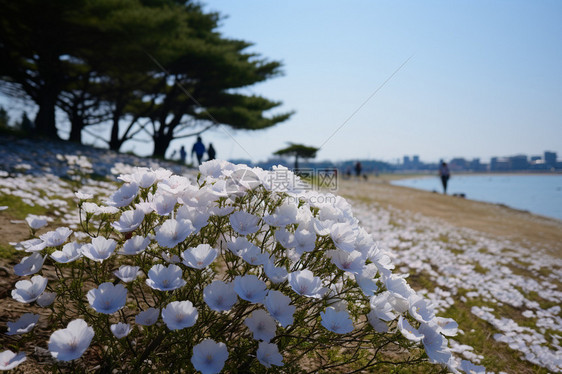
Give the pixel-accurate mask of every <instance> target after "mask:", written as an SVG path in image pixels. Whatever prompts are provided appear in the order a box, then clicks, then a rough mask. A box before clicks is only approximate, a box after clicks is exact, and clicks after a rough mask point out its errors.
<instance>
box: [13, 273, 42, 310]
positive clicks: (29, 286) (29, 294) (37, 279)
mask: <svg viewBox="0 0 562 374" xmlns="http://www.w3.org/2000/svg"><path fill="white" fill-rule="evenodd" d="M45 287H47V278H45V277H42V276H40V275H35V276H33V278H31V280H30V281H29V280H21V281H18V282H17V283H16V289H15V290H12V297H13V298H14V300H16V301H19V302H20V303H26V304H27V303H31V302H33V301H35V300H37V298H38V297H39V295H41V293H43V291H45Z"/></svg>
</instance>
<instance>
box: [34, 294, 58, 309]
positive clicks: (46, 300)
mask: <svg viewBox="0 0 562 374" xmlns="http://www.w3.org/2000/svg"><path fill="white" fill-rule="evenodd" d="M56 297H57V294H56V292H46V291H45V292H43V293H42V294H41V296H39V297H38V298H37V305H39V306H40V307H41V308H45V307H47V306H49V305H51V304H52V303H53V302H54V301H55V298H56Z"/></svg>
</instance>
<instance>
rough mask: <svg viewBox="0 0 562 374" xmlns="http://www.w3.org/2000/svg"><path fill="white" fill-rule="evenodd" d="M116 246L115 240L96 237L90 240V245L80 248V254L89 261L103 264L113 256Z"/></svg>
mask: <svg viewBox="0 0 562 374" xmlns="http://www.w3.org/2000/svg"><path fill="white" fill-rule="evenodd" d="M116 246H117V242H116V241H115V240H113V239H106V238H104V237H103V236H98V237H97V238H93V239H92V243H89V244H84V246H82V254H83V255H84V256H86V257H88V258H89V259H90V260H94V261H96V262H103V261H104V260H107V259H108V258H109V257H110V256H111V255H112V254H113V251H114V250H115V247H116Z"/></svg>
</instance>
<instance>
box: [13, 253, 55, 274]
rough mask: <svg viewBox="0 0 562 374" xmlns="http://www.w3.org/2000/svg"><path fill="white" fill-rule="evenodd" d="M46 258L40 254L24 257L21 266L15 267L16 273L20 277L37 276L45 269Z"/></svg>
mask: <svg viewBox="0 0 562 374" xmlns="http://www.w3.org/2000/svg"><path fill="white" fill-rule="evenodd" d="M46 257H47V256H45V257H43V256H41V254H40V253H38V252H35V253H33V254H32V255H31V256H27V257H24V258H23V259H22V260H21V262H20V263H19V264H17V265H15V266H14V273H15V274H16V275H19V276H20V277H23V276H26V275H32V274H35V273H37V272H38V271H39V270H41V268H42V267H43V262H44V261H45V258H46Z"/></svg>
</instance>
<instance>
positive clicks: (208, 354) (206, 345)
mask: <svg viewBox="0 0 562 374" xmlns="http://www.w3.org/2000/svg"><path fill="white" fill-rule="evenodd" d="M227 358H228V350H227V349H226V345H225V344H224V343H216V342H215V341H214V340H212V339H205V340H203V341H202V342H201V343H199V344H197V345H196V346H195V347H193V356H191V363H192V364H193V367H194V368H195V369H196V370H199V371H200V372H201V373H202V374H216V373H220V371H221V370H222V368H223V367H224V363H225V361H226V359H227Z"/></svg>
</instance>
